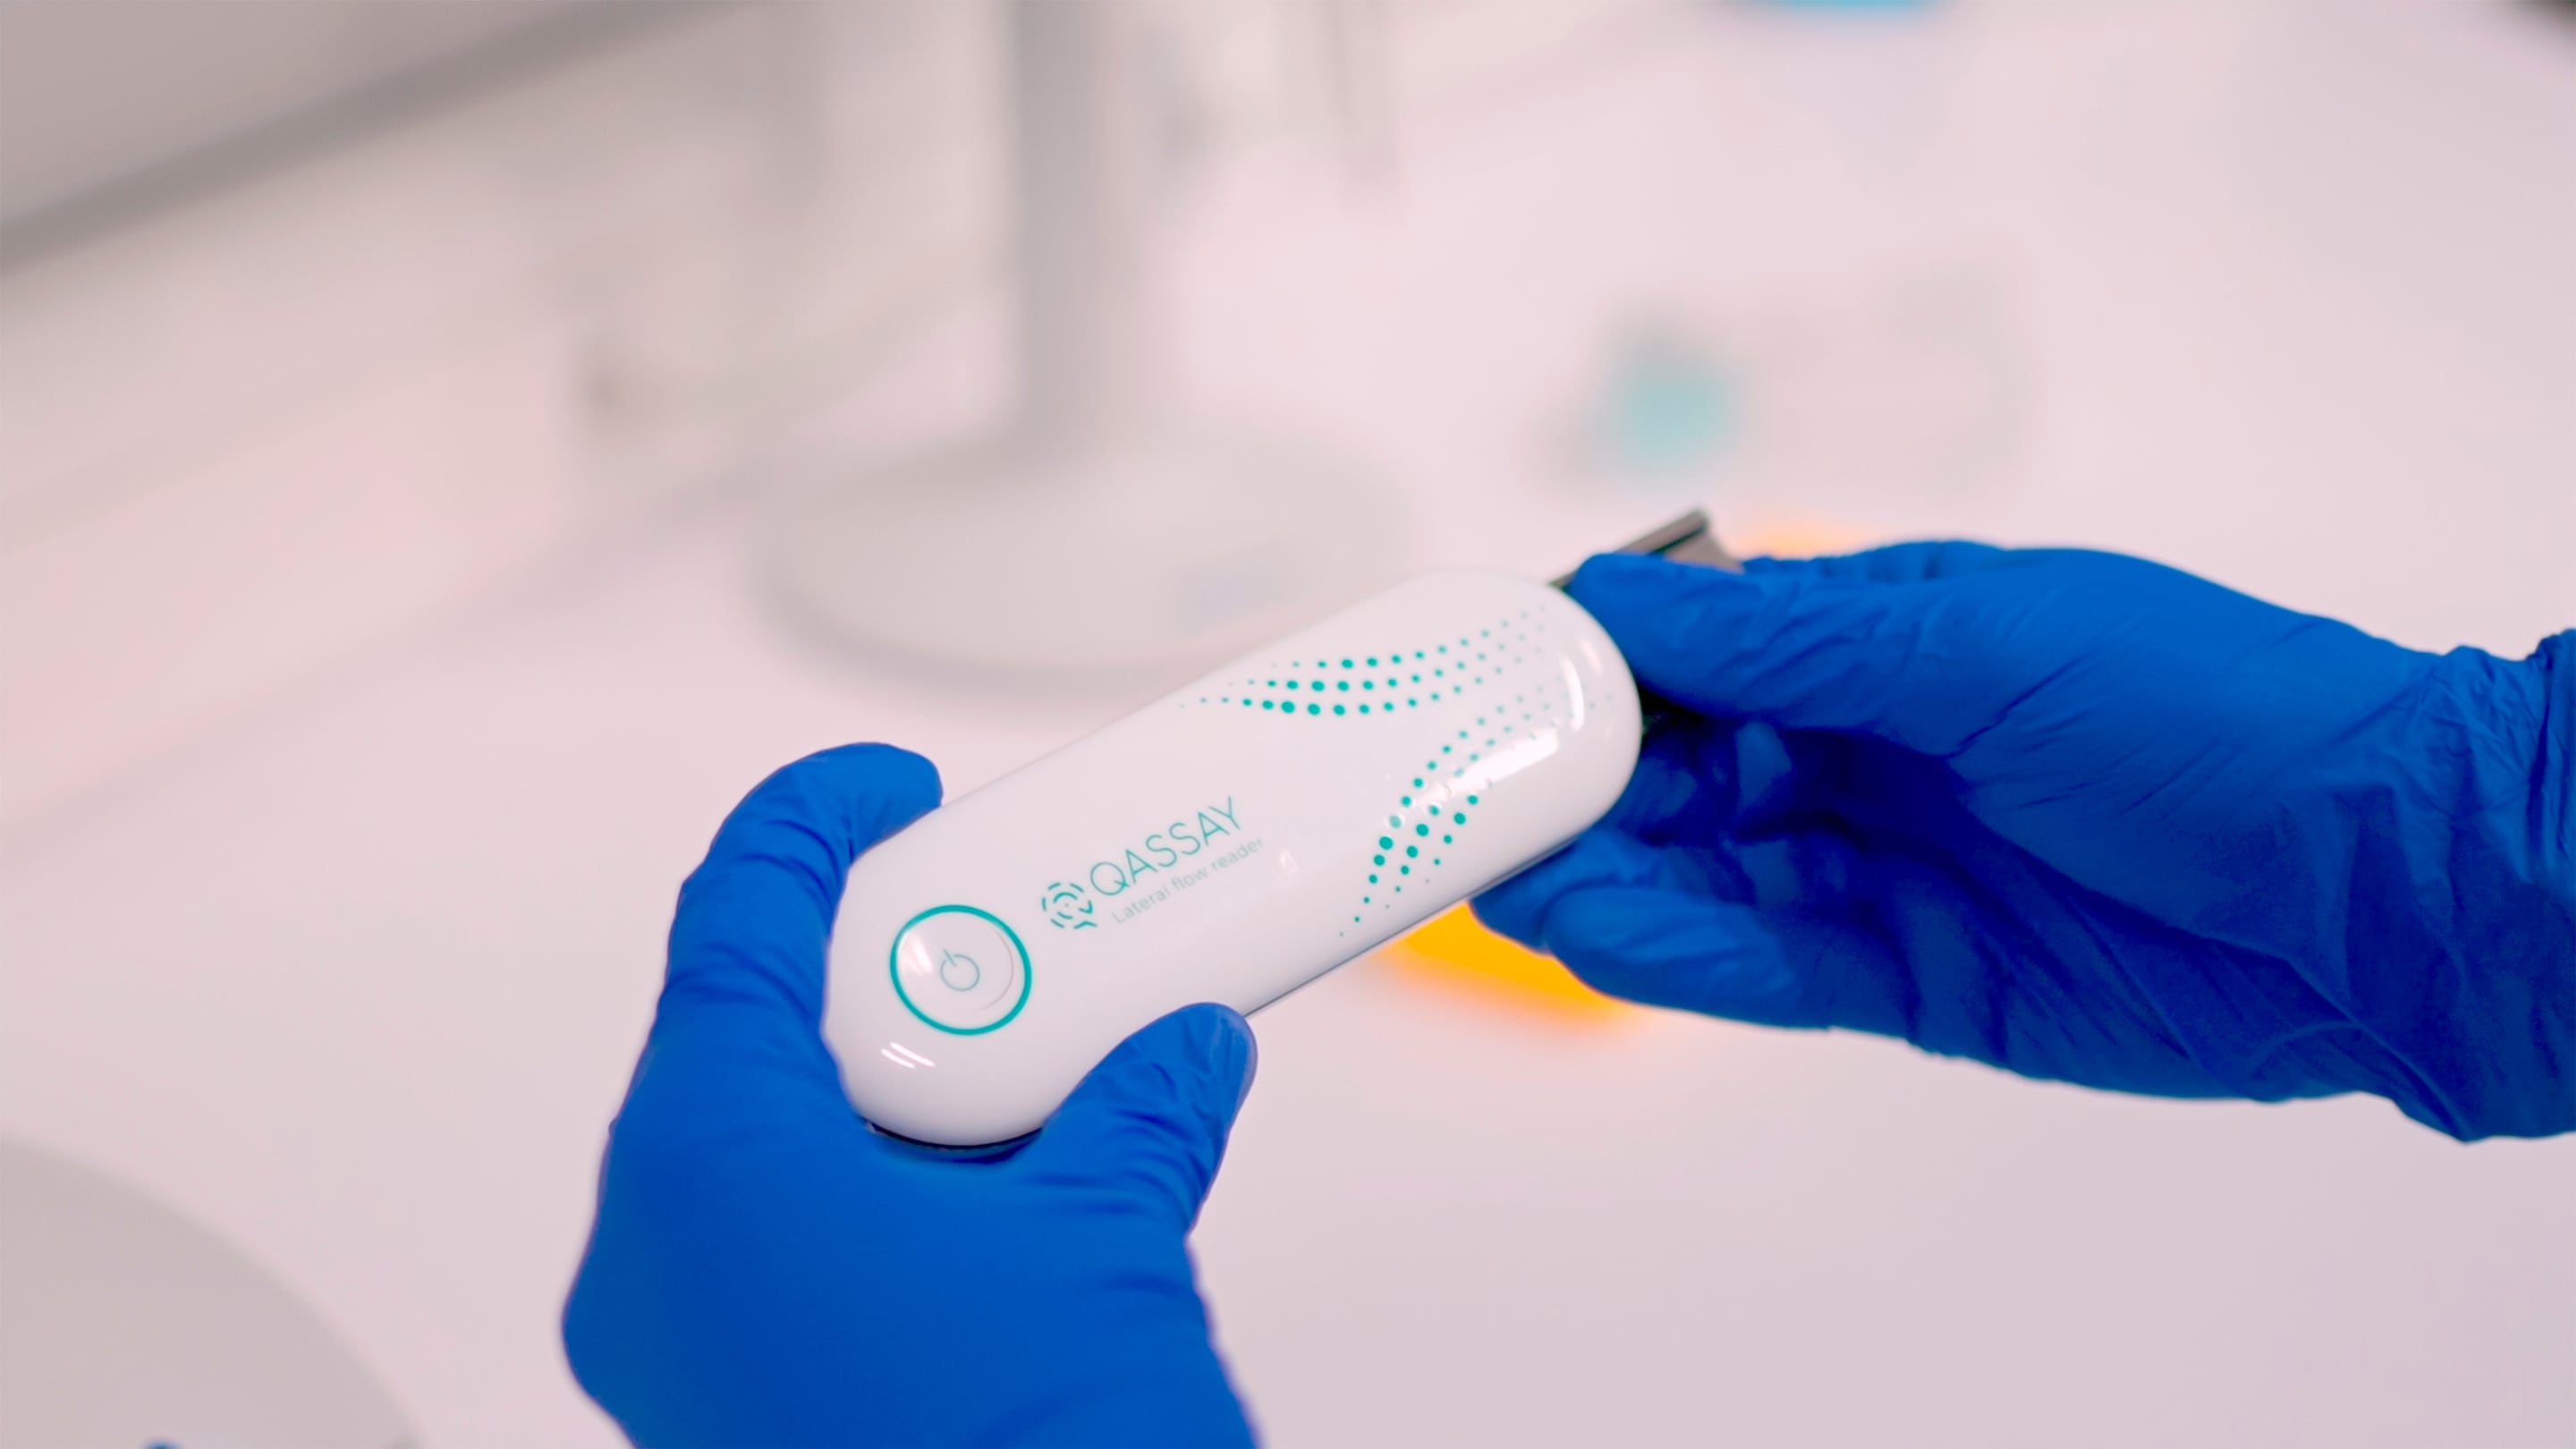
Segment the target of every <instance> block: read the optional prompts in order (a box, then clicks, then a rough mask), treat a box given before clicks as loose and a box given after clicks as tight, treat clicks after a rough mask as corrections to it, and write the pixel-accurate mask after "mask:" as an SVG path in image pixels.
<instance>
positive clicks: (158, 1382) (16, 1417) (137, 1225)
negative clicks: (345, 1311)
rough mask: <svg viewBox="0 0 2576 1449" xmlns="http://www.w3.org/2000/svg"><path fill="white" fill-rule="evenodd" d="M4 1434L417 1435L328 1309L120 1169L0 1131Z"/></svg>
mask: <svg viewBox="0 0 2576 1449" xmlns="http://www.w3.org/2000/svg"><path fill="white" fill-rule="evenodd" d="M0 1303H5V1305H6V1311H5V1312H0V1446H6V1449H21V1446H24V1449H75V1446H80V1449H85V1446H89V1445H115V1446H119V1449H132V1446H134V1445H139V1444H174V1445H187V1446H191V1449H194V1446H198V1445H217V1444H348V1445H356V1446H376V1449H391V1446H395V1445H408V1444H412V1443H414V1442H416V1441H415V1439H414V1437H413V1435H412V1433H411V1431H410V1430H409V1429H408V1428H406V1427H405V1426H404V1421H403V1414H402V1411H401V1410H400V1409H398V1408H396V1407H395V1405H394V1401H393V1396H392V1395H390V1394H388V1393H387V1392H386V1391H385V1388H384V1386H383V1385H382V1384H380V1383H378V1382H377V1380H376V1377H375V1375H374V1374H373V1373H371V1372H369V1371H368V1369H367V1367H366V1366H365V1365H364V1364H362V1363H360V1362H359V1360H358V1357H357V1355H356V1354H355V1353H354V1352H352V1351H351V1350H350V1348H349V1346H348V1344H347V1343H345V1342H343V1341H342V1339H341V1338H340V1336H339V1334H337V1333H335V1332H334V1331H333V1330H332V1329H331V1327H330V1325H328V1324H326V1323H324V1322H323V1321H322V1319H321V1318H320V1317H318V1316H317V1315H316V1314H315V1313H314V1312H313V1310H312V1309H310V1308H308V1307H306V1306H305V1305H304V1304H303V1303H302V1302H300V1301H298V1300H297V1299H296V1297H295V1295H294V1294H292V1293H290V1292H288V1291H287V1290H286V1289H285V1288H284V1287H283V1286H281V1285H280V1284H278V1283H277V1281H276V1280H274V1279H273V1278H271V1277H270V1276H269V1275H268V1274H267V1273H266V1272H265V1271H264V1270H262V1269H261V1268H260V1267H259V1265H257V1264H256V1263H253V1262H252V1261H251V1260H250V1259H249V1258H247V1257H244V1256H243V1255H242V1253H241V1251H240V1250H239V1249H237V1248H234V1247H233V1246H232V1245H231V1244H229V1243H226V1242H224V1241H222V1240H221V1239H219V1238H217V1237H216V1236H215V1235H214V1234H212V1233H210V1232H207V1231H206V1230H205V1229H204V1228H201V1227H199V1226H197V1225H196V1224H195V1223H192V1222H190V1221H188V1220H187V1219H186V1218H184V1217H181V1216H180V1215H179V1214H178V1213H176V1212H173V1211H172V1210H171V1209H169V1208H167V1207H164V1206H163V1205H161V1204H160V1203H157V1202H154V1201H153V1200H151V1199H150V1198H147V1197H145V1196H144V1195H143V1194H141V1193H140V1192H137V1191H135V1190H134V1189H133V1188H131V1187H128V1186H126V1185H125V1184H123V1183H120V1182H118V1181H116V1180H114V1179H113V1178H109V1177H106V1176H103V1175H101V1174H99V1173H95V1172H92V1171H90V1170H88V1169H86V1168H83V1167H78V1166H75V1165H73V1164H72V1163H69V1162H66V1161H64V1160H63V1159H61V1158H59V1157H54V1156H52V1155H50V1154H47V1153H43V1152H38V1151H36V1150H35V1149H33V1148H31V1147H28V1146H26V1145H25V1144H23V1143H19V1142H14V1141H10V1140H7V1139H0Z"/></svg>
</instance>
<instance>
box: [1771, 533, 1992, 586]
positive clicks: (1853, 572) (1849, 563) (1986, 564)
mask: <svg viewBox="0 0 2576 1449" xmlns="http://www.w3.org/2000/svg"><path fill="white" fill-rule="evenodd" d="M2025 556H2026V554H2025V551H2022V550H2016V549H2005V548H1997V547H1995V546H1994V545H1993V544H1990V543H1967V542H1963V541H1961V540H1958V539H1938V540H1928V541H1923V542H1916V543H1896V544H1889V545H1888V546H1887V547H1885V548H1871V549H1863V550H1861V551H1860V552H1858V553H1846V554H1833V555H1827V556H1824V557H1820V558H1789V559H1782V558H1757V559H1747V560H1746V561H1745V564H1744V571H1745V572H1746V573H1751V574H1768V573H1806V574H1812V575H1814V576H1816V577H1819V578H1829V579H1859V580H1863V581H1866V582H1869V583H1879V584H1904V583H1914V582H1917V581H1919V580H1922V579H1939V578H1949V577H1953V576H1955V575H1958V574H1966V573H1976V572H1979V571H1981V570H1985V569H1991V568H2000V567H2010V566H2011V565H2012V564H2013V562H2014V561H2015V560H2016V559H2019V558H2023V557H2025Z"/></svg>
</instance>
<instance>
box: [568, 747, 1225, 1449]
mask: <svg viewBox="0 0 2576 1449" xmlns="http://www.w3.org/2000/svg"><path fill="white" fill-rule="evenodd" d="M938 801H939V776H938V773H937V772H936V771H935V770H933V769H932V768H931V766H930V763H929V762H928V761H926V760H923V759H921V758H920V757H918V756H915V755H910V754H906V753H904V752H903V751H901V750H896V749H890V748H887V747H885V746H882V745H857V746H852V747H850V748H847V749H839V750H832V751H828V752H826V753H824V754H819V755H816V756H813V757H812V758H810V759H806V760H802V761H799V762H798V763H796V764H793V765H790V766H788V767H787V768H786V769H784V770H781V771H779V772H778V773H777V774H775V775H772V776H770V777H769V779H768V780H767V781H766V782H764V783H763V784H762V785H761V786H760V788H759V789H757V790H754V791H753V792H752V793H751V796H750V798H748V799H746V800H744V801H743V803H742V804H741V806H740V807H739V808H737V809H736V810H735V811H734V813H733V816H732V818H730V819H728V820H727V821H726V822H725V824H724V828H723V829H722V830H721V831H719V832H718V833H717V835H716V839H715V844H714V845H713V846H712V847H710V848H709V850H708V851H707V859H706V863H705V864H704V865H702V866H700V867H699V868H698V870H697V873H696V874H694V875H692V876H691V877H690V878H689V881H688V884H687V885H686V886H684V887H682V888H681V891H680V908H679V916H678V919H677V920H675V921H674V922H673V923H672V926H671V956H670V974H669V977H668V979H667V980H666V982H665V983H664V985H663V988H662V1002H661V1009H660V1012H659V1014H658V1015H657V1017H656V1018H655V1020H654V1023H653V1031H652V1035H651V1036H650V1038H648V1039H647V1041H646V1043H645V1047H644V1058H643V1060H642V1062H640V1063H639V1064H638V1065H637V1067H636V1069H635V1079H634V1082H633V1083H632V1085H631V1086H630V1087H629V1089H628V1092H627V1098H626V1106H625V1109H624V1110H623V1111H621V1112H620V1113H619V1114H618V1117H617V1123H616V1125H615V1127H614V1128H612V1129H611V1132H610V1136H609V1144H608V1160H607V1163H606V1166H605V1167H604V1169H603V1171H602V1173H601V1178H600V1189H599V1218H598V1222H597V1224H596V1225H595V1226H594V1227H593V1229H592V1232H591V1239H590V1250H589V1252H588V1253H587V1254H586V1255H585V1256H584V1258H583V1259H582V1265H581V1273H580V1276H579V1277H578V1278H577V1279H576V1280H575V1282H574V1284H573V1289H572V1298H571V1301H570V1302H569V1303H567V1304H566V1305H565V1307H564V1325H563V1331H564V1348H565V1351H566V1352H567V1354H568V1355H569V1356H570V1357H571V1360H572V1368H573V1373H574V1375H575V1376H576V1377H577V1378H579V1379H580V1381H581V1385H582V1387H583V1388H584V1389H586V1390H588V1391H589V1393H590V1396H591V1397H592V1398H594V1399H597V1400H598V1401H599V1404H600V1407H602V1408H604V1409H606V1410H607V1411H608V1412H609V1413H610V1414H611V1415H613V1416H615V1418H616V1419H617V1422H618V1423H619V1424H620V1425H621V1426H623V1427H624V1429H625V1430H626V1432H627V1434H628V1435H629V1436H631V1437H632V1438H633V1439H635V1441H636V1442H638V1443H640V1444H653V1445H661V1444H692V1445H746V1446H762V1449H771V1446H784V1445H805V1444H901V1445H932V1444H1047V1445H1056V1444H1128V1445H1140V1444H1155V1445H1164V1444H1173V1445H1179V1444H1245V1443H1249V1442H1251V1437H1252V1435H1251V1429H1250V1427H1249V1426H1248V1425H1247V1424H1246V1422H1245V1420H1244V1415H1243V1410H1242V1408H1241V1406H1240V1405H1238V1404H1237V1403H1236V1401H1235V1396H1234V1391H1233V1389H1232V1388H1231V1387H1229V1386H1228V1384H1227V1383H1226V1376H1225V1368H1224V1365H1223V1364H1221V1363H1220V1362H1218V1359H1217V1354H1216V1349H1215V1347H1214V1346H1213V1345H1212V1344H1211V1343H1210V1342H1209V1338H1208V1324H1207V1315H1206V1311H1205V1310H1204V1308H1203V1307H1202V1306H1201V1304H1200V1302H1199V1295H1198V1287H1197V1284H1196V1282H1195V1280H1194V1278H1193V1275H1192V1272H1191V1267H1190V1258H1189V1253H1188V1251H1187V1249H1186V1247H1185V1246H1184V1241H1183V1240H1184V1239H1185V1238H1186V1236H1187V1235H1188V1233H1189V1230H1190V1224H1191V1222H1192V1220H1194V1219H1195V1218H1196V1217H1197V1216H1198V1210H1199V1203H1200V1201H1201V1200H1202V1199H1203V1198H1204V1197H1206V1195H1207V1190H1208V1184H1209V1182H1210V1181H1211V1180H1212V1179H1213V1178H1214V1177H1215V1176H1216V1170H1217V1163H1218V1160H1219V1159H1220V1158H1221V1157H1223V1155H1224V1153H1225V1139H1226V1132H1227V1130H1228V1128H1229V1127H1230V1126H1231V1125H1232V1123H1233V1121H1234V1114H1235V1108H1236V1107H1237V1105H1238V1104H1240V1102H1241V1101H1242V1098H1243V1093H1244V1090H1245V1089H1246V1088H1247V1087H1248V1086H1249V1085H1250V1084H1251V1080H1252V1068H1253V1047H1252V1036H1251V1034H1250V1032H1249V1031H1248V1030H1247V1029H1246V1028H1245V1026H1244V1023H1243V1018H1241V1017H1239V1016H1237V1015H1235V1014H1234V1013H1233V1012H1231V1011H1228V1010H1226V1009H1225V1008H1223V1007H1218V1006H1193V1007H1190V1008H1188V1009H1186V1010H1183V1011H1177V1012H1174V1013H1173V1014H1172V1015H1170V1016H1167V1017H1165V1018H1163V1019H1162V1020H1161V1021H1158V1022H1155V1023H1154V1024H1153V1025H1151V1026H1148V1027H1146V1028H1145V1029H1144V1030H1143V1031H1140V1032H1138V1033H1136V1035H1134V1036H1132V1037H1130V1038H1128V1040H1127V1041H1126V1043H1125V1044H1124V1045H1122V1046H1120V1047H1119V1048H1118V1049H1117V1050H1116V1051H1115V1052H1112V1053H1111V1054H1110V1056H1109V1058H1108V1059H1107V1060H1106V1061H1104V1062H1102V1063H1101V1064H1100V1065H1099V1066H1098V1067H1097V1068H1095V1069H1093V1071H1092V1073H1091V1075H1090V1076H1088V1077H1086V1078H1085V1079H1084V1080H1083V1082H1082V1084H1081V1086H1080V1087H1078V1088H1077V1089H1076V1090H1075V1091H1074V1093H1073V1095H1072V1097H1071V1098H1069V1099H1068V1100H1067V1101H1066V1102H1065V1104H1064V1105H1063V1106H1062V1107H1061V1108H1059V1109H1057V1111H1056V1114H1055V1116H1054V1117H1053V1118H1051V1119H1049V1121H1048V1123H1047V1125H1046V1127H1045V1128H1044V1129H1043V1130H1041V1131H1040V1132H1039V1133H1038V1134H1037V1136H1036V1137H1035V1138H1034V1139H1033V1140H1031V1141H1030V1142H1029V1143H1028V1145H1027V1146H1026V1147H1024V1148H1023V1149H1021V1150H1020V1151H1019V1152H1018V1153H1016V1154H1015V1155H1012V1156H1010V1157H1009V1158H1008V1160H1002V1161H981V1162H974V1161H956V1160H938V1159H935V1158H933V1157H931V1156H929V1155H928V1154H927V1153H926V1151H924V1150H922V1149H917V1148H913V1147H909V1146H907V1145H904V1144H901V1143H897V1142H894V1141H890V1140H888V1139H886V1138H883V1137H880V1136H878V1135H876V1134H874V1133H873V1132H871V1131H870V1130H869V1129H868V1127H867V1126H866V1124H864V1123H863V1122H861V1121H860V1120H859V1118H858V1117H857V1115H856V1114H855V1113H853V1112H852V1111H851V1109H850V1103H849V1099H848V1098H847V1097H845V1096H843V1095H842V1092H841V1083H840V1079H839V1076H838V1074H837V1072H836V1070H835V1068H834V1066H833V1062H832V1056H831V1053H830V1052H829V1051H828V1050H826V1049H825V1047H824V1045H823V1038H822V1036H821V1035H820V1023H821V1019H822V1009H823V960H824V941H825V937H826V935H827V933H828V932H829V931H830V929H831V926H832V917H833V913H834V911H835V909H836V907H837V906H838V904H839V901H840V896H841V884H842V879H843V877H844V875H845V874H846V873H847V872H848V870H849V867H850V862H851V860H853V859H854V858H856V856H857V855H858V853H859V852H860V851H862V850H864V849H866V848H867V847H868V846H869V845H871V844H873V843H875V842H876V841H877V840H879V839H882V838H883V837H884V836H886V835H887V834H889V833H891V832H892V831H894V830H896V829H898V828H900V827H901V826H902V825H903V824H904V823H905V822H907V821H909V820H911V819H912V818H913V817H915V816H917V815H919V814H921V813H922V812H923V811H925V810H928V809H929V808H930V807H931V806H933V805H935V804H937V803H938Z"/></svg>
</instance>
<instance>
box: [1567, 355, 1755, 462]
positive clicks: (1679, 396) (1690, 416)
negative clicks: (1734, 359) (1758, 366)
mask: <svg viewBox="0 0 2576 1449" xmlns="http://www.w3.org/2000/svg"><path fill="white" fill-rule="evenodd" d="M1741 415H1742V409H1741V407H1740V405H1739V399H1738V392H1737V389H1736V387H1735V385H1734V383H1733V381H1732V380H1731V379H1730V378H1729V377H1728V376H1727V374H1726V372H1725V370H1724V369H1723V368H1721V367H1720V366H1718V365H1717V364H1716V363H1715V362H1713V361H1711V360H1709V359H1707V358H1704V357H1701V356H1699V355H1697V354H1695V353H1693V352H1692V351H1690V350H1689V349H1687V348H1685V347H1682V346H1679V345H1677V344H1675V343H1673V342H1671V341H1670V340H1667V339H1653V338H1650V339H1648V340H1646V341H1643V342H1640V343H1637V344H1634V345H1632V346H1631V347H1630V348H1629V349H1628V350H1627V351H1626V353H1625V354H1624V355H1623V356H1622V357H1621V358H1620V359H1619V361H1618V364H1617V370H1616V373H1615V374H1614V376H1613V377H1612V379H1611V383H1610V391H1609V396H1608V398H1607V400H1606V403H1605V406H1604V409H1603V417H1602V434H1603V439H1602V441H1603V443H1604V445H1605V446H1606V448H1607V450H1608V452H1609V454H1610V457H1611V460H1612V462H1614V463H1615V464H1616V465H1617V466H1618V467H1619V468H1620V469H1621V470H1623V471H1628V472H1635V473H1644V474H1655V475H1669V474H1677V473H1683V472H1690V471H1695V470H1697V469H1700V468H1702V467H1705V466H1706V465H1708V464H1709V463H1710V462H1711V461H1713V460H1714V459H1716V458H1717V457H1719V456H1720V455H1722V454H1724V453H1725V452H1726V451H1727V449H1728V447H1729V446H1730V444H1731V443H1732V441H1733V439H1734V437H1735V434H1736V431H1737V429H1738V427H1739V425H1740V422H1741Z"/></svg>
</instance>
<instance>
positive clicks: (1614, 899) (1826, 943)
mask: <svg viewBox="0 0 2576 1449" xmlns="http://www.w3.org/2000/svg"><path fill="white" fill-rule="evenodd" d="M1543 944H1544V946H1545V948H1546V950H1547V951H1548V953H1549V954H1550V955H1553V956H1554V957H1556V959H1558V960H1559V961H1562V962H1564V963H1565V965H1566V967H1567V969H1569V970H1571V971H1572V972H1574V974H1575V975H1576V976H1578V977H1581V978H1582V979H1583V980H1584V981H1585V982H1586V983H1588V984H1590V985H1591V986H1592V987H1594V988H1595V989H1597V990H1600V991H1604V992H1607V993H1608V994H1610V995H1612V996H1617V997H1621V998H1624V999H1626V1000H1629V1001H1635V1002H1641V1003H1643V1004H1646V1005H1649V1006H1668V1007H1673V1008H1675V1009H1678V1010H1682V1011H1695V1012H1699V1013H1701V1014H1702V1015H1707V1016H1724V1017H1730V1018H1733V1019H1734V1020H1737V1021H1749V1022H1756V1023H1760V1024H1762V1025H1766V1026H1789V1027H1822V1026H1865V1027H1870V1028H1872V1029H1884V1028H1881V1027H1880V1026H1879V1025H1878V1023H1877V1021H1876V1018H1877V1017H1878V1016H1880V1015H1883V1014H1884V1013H1883V1012H1880V1011H1878V1010H1876V1009H1875V1008H1874V1007H1872V1006H1871V1005H1870V1003H1872V1002H1875V1001H1879V1000H1881V999H1884V998H1885V997H1887V996H1888V995H1889V994H1890V992H1891V989H1892V986H1891V984H1892V983H1894V982H1895V981H1896V980H1897V979H1898V978H1897V964H1896V961H1895V958H1894V957H1893V956H1892V955H1891V953H1890V952H1889V951H1888V949H1887V946H1886V945H1885V943H1884V942H1882V941H1880V940H1879V939H1878V938H1877V937H1875V936H1874V935H1872V934H1871V933H1870V932H1869V931H1868V930H1867V929H1865V928H1864V927H1862V926H1861V925H1859V924H1858V923H1857V922H1856V921H1854V920H1852V919H1850V918H1848V917H1837V916H1834V915H1830V914H1826V913H1819V912H1809V911H1787V910H1766V909H1762V908H1759V907H1754V906H1746V905H1738V904H1734V903H1731V902H1727V901H1718V900H1711V899H1709V898H1707V897H1703V896H1693V895H1684V894H1680V893H1677V892H1673V891H1664V890H1655V889H1651V888H1640V887H1635V886H1602V887H1596V888H1593V889H1588V890H1579V891H1575V892H1572V893H1570V894H1568V895H1565V896H1562V897H1559V898H1558V899H1557V900H1556V901H1555V902H1554V903H1553V904H1552V905H1551V906H1550V907H1549V909H1548V913H1547V922H1546V926H1545V931H1544V941H1543Z"/></svg>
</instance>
